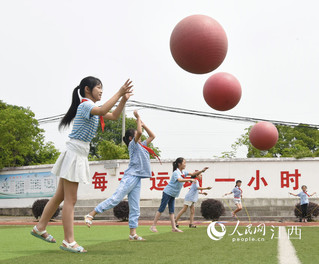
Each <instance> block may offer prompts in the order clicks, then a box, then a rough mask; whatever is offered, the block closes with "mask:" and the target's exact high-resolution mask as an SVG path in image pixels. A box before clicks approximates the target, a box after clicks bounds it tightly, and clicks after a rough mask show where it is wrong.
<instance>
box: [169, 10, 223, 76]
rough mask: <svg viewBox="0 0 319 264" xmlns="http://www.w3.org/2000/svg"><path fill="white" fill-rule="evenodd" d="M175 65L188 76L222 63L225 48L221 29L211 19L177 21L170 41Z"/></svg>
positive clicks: (194, 16)
mask: <svg viewBox="0 0 319 264" xmlns="http://www.w3.org/2000/svg"><path fill="white" fill-rule="evenodd" d="M170 48H171V53H172V56H173V58H174V60H175V61H176V63H177V64H178V65H179V66H180V67H181V68H183V69H184V70H185V71H188V72H191V73H201V74H202V73H208V72H211V71H213V70H215V69H217V68H218V67H219V65H220V64H221V63H222V62H223V61H224V59H225V57H226V53H227V48H228V41H227V36H226V33H225V31H224V29H223V28H222V26H221V25H220V24H219V23H218V22H217V21H216V20H215V19H213V18H211V17H209V16H204V15H192V16H189V17H186V18H184V19H183V20H181V21H180V22H179V23H178V24H177V25H176V26H175V28H174V30H173V32H172V34H171V39H170Z"/></svg>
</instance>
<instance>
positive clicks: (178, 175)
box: [150, 158, 208, 232]
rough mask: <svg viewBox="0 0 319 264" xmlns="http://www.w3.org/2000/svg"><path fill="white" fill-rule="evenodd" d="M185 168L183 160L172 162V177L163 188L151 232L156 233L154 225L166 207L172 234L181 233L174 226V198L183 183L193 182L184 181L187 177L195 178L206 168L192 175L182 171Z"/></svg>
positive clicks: (189, 180) (191, 180)
mask: <svg viewBox="0 0 319 264" xmlns="http://www.w3.org/2000/svg"><path fill="white" fill-rule="evenodd" d="M185 168H186V161H185V159H184V158H178V159H176V161H174V162H173V175H172V177H171V180H170V181H169V183H168V185H167V186H166V187H165V188H164V191H163V196H162V200H161V205H160V207H159V208H158V211H157V212H156V215H155V218H154V222H153V225H152V226H151V227H150V230H151V231H152V232H158V231H157V229H156V224H157V221H158V220H159V218H160V217H161V214H162V213H163V212H164V210H165V208H166V206H167V205H168V210H169V218H170V220H171V225H172V232H183V231H182V230H180V229H178V228H177V227H176V225H175V217H174V206H175V198H176V197H178V196H179V193H180V191H181V189H182V187H183V184H184V182H195V181H196V180H195V179H185V177H186V176H187V175H190V176H193V177H195V176H197V175H199V174H201V173H203V172H205V171H206V170H207V169H208V167H205V168H204V169H202V170H201V171H196V172H193V173H188V172H187V171H185V170H184V169H185Z"/></svg>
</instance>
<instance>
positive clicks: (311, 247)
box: [286, 226, 319, 264]
mask: <svg viewBox="0 0 319 264" xmlns="http://www.w3.org/2000/svg"><path fill="white" fill-rule="evenodd" d="M286 230H287V231H288V229H287V227H286ZM290 241H291V242H292V244H293V246H294V247H295V250H296V253H297V256H298V258H299V260H300V261H301V263H303V264H318V263H319V227H310V226H304V227H301V239H290Z"/></svg>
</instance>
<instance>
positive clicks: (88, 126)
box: [69, 98, 99, 142]
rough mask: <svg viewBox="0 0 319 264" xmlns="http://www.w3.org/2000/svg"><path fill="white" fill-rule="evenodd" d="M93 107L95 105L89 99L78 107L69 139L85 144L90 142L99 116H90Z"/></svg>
mask: <svg viewBox="0 0 319 264" xmlns="http://www.w3.org/2000/svg"><path fill="white" fill-rule="evenodd" d="M86 99H87V98H86ZM93 107H96V105H95V104H94V102H93V101H91V100H90V99H87V101H85V102H83V103H81V104H80V105H79V106H78V109H77V111H76V115H75V118H74V123H73V128H72V132H71V134H70V135H69V138H73V139H78V140H82V141H85V142H90V141H91V140H92V138H94V136H95V134H96V131H97V127H98V125H99V116H97V115H91V110H92V108H93Z"/></svg>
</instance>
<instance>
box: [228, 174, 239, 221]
mask: <svg viewBox="0 0 319 264" xmlns="http://www.w3.org/2000/svg"><path fill="white" fill-rule="evenodd" d="M240 186H241V180H237V181H236V185H235V187H234V189H233V190H232V191H231V192H229V193H225V194H224V196H226V195H229V194H232V193H233V194H234V203H235V205H236V207H237V209H236V210H235V211H234V212H232V217H237V215H236V213H238V212H239V211H241V210H242V209H243V206H242V204H241V198H242V197H243V191H242V189H241V188H240Z"/></svg>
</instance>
